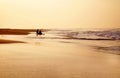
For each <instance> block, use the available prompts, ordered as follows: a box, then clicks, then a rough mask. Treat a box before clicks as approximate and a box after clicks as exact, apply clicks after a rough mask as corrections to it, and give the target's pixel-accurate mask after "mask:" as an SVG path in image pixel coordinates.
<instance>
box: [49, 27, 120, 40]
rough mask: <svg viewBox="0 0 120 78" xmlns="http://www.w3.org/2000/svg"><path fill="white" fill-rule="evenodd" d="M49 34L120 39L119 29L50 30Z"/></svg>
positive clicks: (68, 36) (83, 38)
mask: <svg viewBox="0 0 120 78" xmlns="http://www.w3.org/2000/svg"><path fill="white" fill-rule="evenodd" d="M49 33H51V34H56V35H59V36H63V37H65V38H67V39H80V40H120V29H110V30H95V29H94V30H86V31H85V30H84V31H81V30H51V31H49Z"/></svg>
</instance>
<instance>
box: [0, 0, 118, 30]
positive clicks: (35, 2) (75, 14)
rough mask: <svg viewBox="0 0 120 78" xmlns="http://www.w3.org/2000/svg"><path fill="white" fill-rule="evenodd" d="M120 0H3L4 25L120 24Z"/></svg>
mask: <svg viewBox="0 0 120 78" xmlns="http://www.w3.org/2000/svg"><path fill="white" fill-rule="evenodd" d="M119 3H120V1H119V0H0V11H1V12H0V21H1V22H0V27H1V28H118V27H120V23H119V22H120V21H119V20H120V5H119Z"/></svg>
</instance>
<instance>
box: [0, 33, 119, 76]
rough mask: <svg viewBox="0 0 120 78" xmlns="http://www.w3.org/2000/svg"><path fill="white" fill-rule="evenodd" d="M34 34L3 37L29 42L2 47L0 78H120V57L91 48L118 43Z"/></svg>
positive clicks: (0, 52) (0, 51) (0, 53)
mask: <svg viewBox="0 0 120 78" xmlns="http://www.w3.org/2000/svg"><path fill="white" fill-rule="evenodd" d="M34 35H35V33H33V34H30V35H4V36H3V37H1V38H2V39H7V40H15V41H22V42H26V43H14V44H0V78H120V56H119V55H115V54H108V53H104V52H100V51H99V50H95V49H93V48H91V47H90V46H92V45H94V46H99V45H104V46H106V45H110V44H112V45H116V43H118V42H117V41H116V43H115V42H112V41H108V42H107V41H90V40H67V39H52V38H50V37H56V36H55V35H51V34H45V35H44V36H39V37H36V36H34ZM31 36H32V37H31ZM44 38H47V39H44ZM1 41H3V42H5V41H4V40H1ZM101 43H104V44H101Z"/></svg>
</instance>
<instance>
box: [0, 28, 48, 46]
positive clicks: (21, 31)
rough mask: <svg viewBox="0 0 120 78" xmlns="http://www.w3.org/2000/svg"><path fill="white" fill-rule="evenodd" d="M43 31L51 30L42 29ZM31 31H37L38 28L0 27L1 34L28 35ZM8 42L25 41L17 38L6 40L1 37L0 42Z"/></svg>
mask: <svg viewBox="0 0 120 78" xmlns="http://www.w3.org/2000/svg"><path fill="white" fill-rule="evenodd" d="M41 30H42V32H46V31H49V29H41ZM30 32H36V29H9V28H8V29H0V35H28V34H30ZM7 43H24V42H22V41H16V40H6V39H0V44H7Z"/></svg>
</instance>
